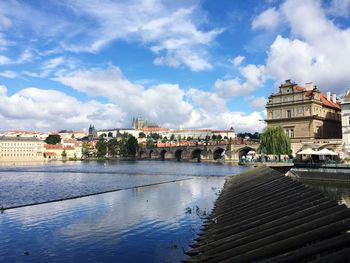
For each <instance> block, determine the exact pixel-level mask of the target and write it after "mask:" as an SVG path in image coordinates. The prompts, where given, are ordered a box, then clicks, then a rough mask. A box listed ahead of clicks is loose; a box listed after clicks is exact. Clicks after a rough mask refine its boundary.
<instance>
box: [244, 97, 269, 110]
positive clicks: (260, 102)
mask: <svg viewBox="0 0 350 263" xmlns="http://www.w3.org/2000/svg"><path fill="white" fill-rule="evenodd" d="M248 100H249V101H250V102H251V105H252V106H253V108H256V109H264V108H265V106H266V103H267V99H266V98H265V97H254V96H251V97H249V99H248Z"/></svg>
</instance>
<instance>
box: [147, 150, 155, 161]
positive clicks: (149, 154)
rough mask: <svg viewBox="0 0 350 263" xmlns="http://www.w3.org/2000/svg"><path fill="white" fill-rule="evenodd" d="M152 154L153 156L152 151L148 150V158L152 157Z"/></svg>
mask: <svg viewBox="0 0 350 263" xmlns="http://www.w3.org/2000/svg"><path fill="white" fill-rule="evenodd" d="M153 156H154V151H153V150H150V151H149V153H148V158H150V159H152V157H153Z"/></svg>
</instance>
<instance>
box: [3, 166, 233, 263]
mask: <svg viewBox="0 0 350 263" xmlns="http://www.w3.org/2000/svg"><path fill="white" fill-rule="evenodd" d="M113 165H114V166H115V164H113ZM128 165H129V169H132V168H130V167H132V165H131V164H128ZM134 165H135V166H136V168H135V170H136V171H138V170H140V169H141V168H140V167H138V165H140V164H139V163H136V164H134ZM153 165H154V166H155V167H154V169H153V170H160V168H159V167H158V166H157V165H160V166H161V167H162V169H165V167H166V163H163V162H154V164H153ZM173 165H174V164H171V165H170V166H171V168H169V169H170V170H171V169H175V168H174V167H173ZM141 166H143V164H142V165H141ZM148 167H149V168H150V166H148ZM182 167H184V168H182ZM196 167H201V166H200V165H197V164H196V165H194V166H192V165H188V164H184V166H182V164H176V169H177V170H179V174H180V175H177V176H173V175H172V176H171V178H172V179H174V178H176V179H178V178H179V177H181V176H182V174H186V175H188V174H190V175H193V174H194V173H195V170H196V169H197V168H196ZM204 167H205V169H204V170H206V172H205V173H204V175H205V176H198V174H197V176H196V177H194V179H192V180H187V181H181V182H174V183H169V184H162V185H154V186H149V187H139V188H135V189H128V190H123V191H119V192H112V193H107V194H101V195H96V196H90V197H84V198H79V199H74V200H69V201H62V202H55V203H48V204H42V205H36V206H31V207H24V208H18V209H13V210H7V211H5V212H4V213H3V214H2V215H0V233H1V239H0V247H1V250H0V262H16V261H17V262H18V261H19V262H21V261H24V260H25V261H26V262H27V261H28V262H48V261H50V262H52V261H54V262H77V261H79V262H82V261H83V262H97V261H99V262H125V261H127V262H178V261H180V260H181V259H183V258H184V254H183V250H184V249H187V248H188V246H189V244H190V243H191V241H192V240H193V238H194V236H195V235H196V233H198V229H199V227H200V225H201V222H202V219H201V218H200V216H201V214H200V213H197V207H198V210H199V211H210V210H211V208H212V206H213V202H214V201H215V199H216V197H217V191H218V190H219V189H221V187H222V185H223V183H224V177H222V176H221V177H218V176H215V177H211V176H208V174H209V173H214V171H215V170H218V172H217V175H228V172H229V171H230V172H231V173H234V171H236V172H237V171H238V170H235V169H233V168H230V169H231V170H230V169H228V168H227V167H224V166H208V165H205V166H204ZM210 167H214V168H210ZM220 167H222V168H223V169H222V170H220ZM90 168H93V167H90ZM209 168H210V169H211V171H208V170H210V169H209ZM33 169H34V168H33ZM45 169H46V168H45ZM50 169H54V168H50ZM79 169H80V168H79ZM83 169H86V168H83ZM93 169H97V168H93ZM108 169H112V168H108ZM118 169H119V168H115V170H116V173H115V174H108V176H107V177H105V174H103V173H101V174H99V175H101V176H100V177H99V178H98V176H97V174H96V175H94V174H89V175H87V176H85V175H81V174H80V173H72V174H69V176H70V177H74V176H76V175H78V177H80V176H81V177H83V178H85V177H89V178H93V179H92V181H93V183H91V184H89V180H87V179H86V180H85V179H84V180H77V181H74V180H73V182H75V183H76V184H81V183H82V182H83V183H86V185H85V187H86V189H90V190H91V189H97V188H98V187H99V186H97V188H95V187H94V186H93V185H94V184H101V185H103V188H104V187H105V186H106V185H108V184H105V182H103V181H104V180H109V178H110V177H109V176H116V177H118V178H119V179H120V178H122V179H125V180H129V179H128V178H129V177H128V176H125V175H120V174H117V170H118ZM123 169H124V168H123ZM182 169H183V170H182ZM191 169H193V171H192V172H191ZM201 169H203V168H200V169H199V170H201ZM147 173H149V174H148V175H147ZM23 174H24V173H23ZM23 174H20V175H18V177H21V176H22V175H23ZM25 174H29V175H30V176H29V177H30V178H31V180H33V181H34V182H36V180H35V178H34V177H35V176H34V174H35V173H25ZM145 174H146V175H145ZM52 175H54V176H57V177H59V178H58V179H57V180H55V181H54V182H55V183H54V184H48V185H49V186H50V187H55V191H53V193H54V195H57V193H59V192H60V191H59V190H58V189H60V190H62V189H63V190H64V189H70V190H69V191H74V189H75V187H76V185H75V184H72V185H70V186H67V187H65V182H64V180H63V179H61V178H64V177H60V176H61V175H60V173H49V174H47V173H46V174H45V172H43V173H42V174H40V173H36V176H37V177H39V178H40V177H41V179H40V180H39V181H40V183H41V184H43V185H47V184H46V182H50V180H46V181H45V180H44V179H43V178H46V179H47V177H49V178H50V176H52ZM91 175H93V176H92V177H90V176H91ZM2 176H3V174H0V177H2ZM168 176H169V175H168ZM24 177H26V175H24ZM33 178H34V179H33ZM96 178H98V179H96ZM106 178H107V179H106ZM159 178H163V179H164V176H163V175H161V176H160V175H151V172H150V171H147V172H146V173H144V174H143V175H138V176H135V177H134V178H131V179H130V181H129V182H132V183H134V182H140V180H141V181H142V180H145V181H147V180H159ZM135 179H137V180H136V181H135ZM0 180H1V179H0ZM24 181H26V180H24ZM12 182H16V180H14V181H12ZM129 182H128V183H129ZM90 186H93V187H92V188H90ZM77 189H78V190H79V191H80V188H79V187H78V188H76V189H75V190H77ZM98 189H100V188H98ZM52 190H53V189H52ZM41 191H42V189H40V190H38V192H37V194H40V193H42V192H41ZM69 191H68V192H69ZM45 193H46V194H47V195H48V196H49V197H50V198H51V197H52V195H50V191H47V192H45ZM22 198H24V199H25V200H27V199H26V198H27V197H24V196H23V197H22ZM189 210H191V212H189ZM26 251H27V252H29V255H24V252H26Z"/></svg>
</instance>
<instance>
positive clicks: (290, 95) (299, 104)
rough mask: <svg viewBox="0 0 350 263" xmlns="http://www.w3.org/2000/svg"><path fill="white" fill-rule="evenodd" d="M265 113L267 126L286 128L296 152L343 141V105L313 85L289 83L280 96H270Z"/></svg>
mask: <svg viewBox="0 0 350 263" xmlns="http://www.w3.org/2000/svg"><path fill="white" fill-rule="evenodd" d="M266 114H267V116H266V120H265V121H266V123H267V126H268V127H274V126H282V127H283V128H284V130H285V131H286V133H287V134H288V136H289V137H290V138H291V142H292V150H293V152H294V153H296V152H298V151H300V150H301V148H302V147H303V146H304V145H306V144H308V145H309V146H310V145H313V146H314V147H315V148H319V147H322V145H324V144H326V143H327V142H328V143H330V144H331V143H332V142H331V140H340V139H341V138H342V129H341V112H340V103H339V101H338V100H337V98H336V95H335V94H333V95H331V94H330V92H327V94H326V95H325V94H323V93H321V92H320V90H319V89H318V88H317V86H315V85H314V84H313V83H307V84H306V85H305V87H302V86H299V85H298V84H295V83H292V82H291V81H290V80H286V81H285V83H283V84H282V85H281V86H280V87H279V91H278V93H275V94H272V95H271V96H269V100H268V102H267V104H266ZM337 144H338V142H334V147H338V146H336V145H337ZM309 146H308V147H309ZM334 147H332V148H333V149H334Z"/></svg>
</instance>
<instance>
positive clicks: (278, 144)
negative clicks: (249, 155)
mask: <svg viewBox="0 0 350 263" xmlns="http://www.w3.org/2000/svg"><path fill="white" fill-rule="evenodd" d="M258 151H259V152H260V153H262V154H274V155H278V156H279V158H280V155H282V154H288V155H290V154H291V153H292V150H291V144H290V139H289V137H288V135H287V134H286V133H285V132H284V130H283V128H282V127H281V126H277V127H267V128H266V129H265V130H264V132H263V133H262V134H261V135H260V146H259V149H258Z"/></svg>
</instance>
